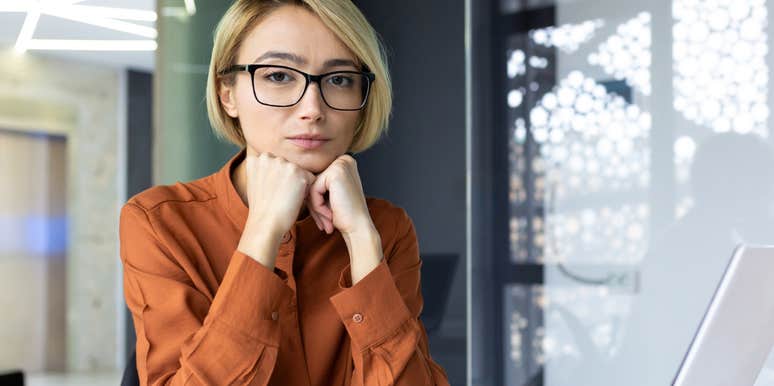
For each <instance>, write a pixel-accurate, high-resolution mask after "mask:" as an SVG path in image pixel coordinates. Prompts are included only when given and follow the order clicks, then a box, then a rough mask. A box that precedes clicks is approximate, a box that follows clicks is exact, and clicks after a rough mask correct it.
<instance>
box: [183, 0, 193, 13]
mask: <svg viewBox="0 0 774 386" xmlns="http://www.w3.org/2000/svg"><path fill="white" fill-rule="evenodd" d="M185 11H186V12H188V15H189V16H193V15H195V14H196V2H194V0H185Z"/></svg>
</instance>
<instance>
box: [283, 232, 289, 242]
mask: <svg viewBox="0 0 774 386" xmlns="http://www.w3.org/2000/svg"><path fill="white" fill-rule="evenodd" d="M288 241H290V232H285V234H284V235H282V243H283V244H284V243H287V242H288Z"/></svg>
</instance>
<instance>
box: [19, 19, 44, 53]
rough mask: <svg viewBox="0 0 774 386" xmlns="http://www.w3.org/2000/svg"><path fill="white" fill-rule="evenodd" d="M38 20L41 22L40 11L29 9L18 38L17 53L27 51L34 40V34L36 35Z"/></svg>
mask: <svg viewBox="0 0 774 386" xmlns="http://www.w3.org/2000/svg"><path fill="white" fill-rule="evenodd" d="M38 20H40V10H38V9H29V10H28V11H27V17H25V18H24V24H23V25H22V28H21V31H20V32H19V36H18V37H17V38H16V46H14V50H15V51H16V52H18V53H22V52H24V51H25V50H26V47H27V44H29V41H30V40H32V34H33V33H35V28H37V26H38Z"/></svg>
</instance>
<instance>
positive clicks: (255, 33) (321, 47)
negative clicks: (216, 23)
mask: <svg viewBox="0 0 774 386" xmlns="http://www.w3.org/2000/svg"><path fill="white" fill-rule="evenodd" d="M268 51H277V52H289V53H292V54H295V55H298V56H301V57H303V58H305V59H307V60H308V61H309V63H310V65H312V66H314V65H320V64H321V63H323V62H325V61H326V60H329V59H333V58H336V59H339V58H341V59H344V58H347V59H352V60H353V61H354V59H355V56H354V55H353V54H352V52H351V50H350V49H349V48H348V47H347V46H346V45H345V44H344V42H342V41H341V40H340V39H339V38H338V37H337V36H336V35H335V34H334V32H333V31H331V30H330V29H329V28H328V27H327V26H325V24H323V22H322V20H320V18H319V17H318V16H317V15H315V14H314V13H312V12H311V11H309V10H306V9H304V8H301V7H297V6H284V7H281V8H279V9H277V10H275V11H274V12H272V13H271V14H269V15H268V16H267V17H265V18H264V19H263V20H261V21H260V22H259V23H258V24H256V25H255V26H254V27H252V31H250V32H249V33H248V34H247V36H246V38H245V40H244V41H243V42H242V45H241V46H240V49H239V55H238V56H239V62H240V63H250V62H252V61H253V60H255V59H256V58H257V57H258V56H260V55H263V54H264V53H266V52H268Z"/></svg>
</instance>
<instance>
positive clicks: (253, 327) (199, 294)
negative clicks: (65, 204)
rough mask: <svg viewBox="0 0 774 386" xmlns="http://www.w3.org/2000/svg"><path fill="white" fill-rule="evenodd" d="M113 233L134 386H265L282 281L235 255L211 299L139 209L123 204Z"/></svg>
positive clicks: (286, 295) (275, 343)
mask: <svg viewBox="0 0 774 386" xmlns="http://www.w3.org/2000/svg"><path fill="white" fill-rule="evenodd" d="M119 233H120V241H121V261H122V263H123V267H124V279H123V280H124V296H125V298H126V303H127V305H128V307H129V310H130V311H131V314H132V318H133V320H134V326H135V330H136V333H137V347H136V349H137V372H138V375H139V378H140V384H141V385H142V386H160V385H215V384H228V385H247V384H251V385H267V384H268V383H269V379H270V377H271V373H272V371H273V369H274V365H275V363H276V361H277V356H278V351H279V342H280V326H279V322H278V321H277V320H275V319H277V318H276V315H277V314H276V312H277V310H278V309H279V308H280V307H281V305H283V304H286V303H287V302H288V301H289V299H290V296H291V294H292V290H291V289H290V287H288V286H287V284H285V282H284V281H283V279H282V278H280V277H279V276H278V275H277V274H276V273H275V272H271V271H270V270H269V269H267V268H266V267H265V266H263V265H262V264H260V263H258V262H257V261H255V260H253V259H252V258H250V257H249V256H247V255H245V254H243V253H240V252H238V251H235V252H234V254H233V256H232V258H231V261H230V263H229V266H228V269H227V270H226V273H225V276H224V278H223V281H222V283H221V284H220V287H219V288H218V290H217V292H216V294H215V295H214V296H212V295H209V294H208V291H206V290H204V291H202V290H200V289H197V286H196V284H195V283H194V280H196V279H193V278H192V277H191V275H189V274H188V273H187V272H186V270H185V269H183V265H181V264H180V262H179V261H178V260H176V259H175V258H174V256H173V255H172V253H171V252H170V251H169V250H168V248H167V247H166V246H165V244H164V243H163V242H162V241H160V240H159V239H158V237H157V236H156V233H155V231H154V229H153V224H152V222H151V220H150V218H149V216H148V213H147V212H146V210H145V209H143V208H142V207H140V206H139V205H136V204H132V203H130V204H126V205H125V206H124V207H123V208H122V210H121V219H120V228H119ZM216 358H217V360H214V359H216Z"/></svg>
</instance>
